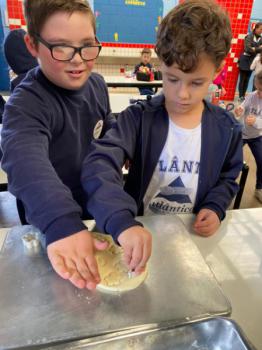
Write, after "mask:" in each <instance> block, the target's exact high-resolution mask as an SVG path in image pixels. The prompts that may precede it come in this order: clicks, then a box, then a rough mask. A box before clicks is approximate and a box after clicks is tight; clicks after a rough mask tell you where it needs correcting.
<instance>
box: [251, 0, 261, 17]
mask: <svg viewBox="0 0 262 350" xmlns="http://www.w3.org/2000/svg"><path fill="white" fill-rule="evenodd" d="M251 18H261V19H262V1H261V0H254V3H253V9H252V13H251Z"/></svg>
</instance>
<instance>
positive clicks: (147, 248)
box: [135, 240, 152, 274]
mask: <svg viewBox="0 0 262 350" xmlns="http://www.w3.org/2000/svg"><path fill="white" fill-rule="evenodd" d="M151 252H152V241H151V240H150V241H148V242H145V244H144V246H143V256H142V259H141V261H140V264H139V265H138V267H137V269H136V271H135V272H138V273H139V274H140V273H142V272H144V271H145V269H146V264H147V262H148V259H149V258H150V256H151Z"/></svg>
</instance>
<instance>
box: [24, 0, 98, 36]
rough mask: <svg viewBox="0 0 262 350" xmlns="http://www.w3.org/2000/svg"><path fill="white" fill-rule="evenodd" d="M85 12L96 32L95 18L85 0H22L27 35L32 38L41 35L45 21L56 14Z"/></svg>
mask: <svg viewBox="0 0 262 350" xmlns="http://www.w3.org/2000/svg"><path fill="white" fill-rule="evenodd" d="M75 11H79V12H85V13H87V14H88V15H89V16H90V19H91V21H92V26H93V28H94V32H96V24H95V16H94V14H93V12H92V10H91V7H90V6H89V3H88V1H86V0H70V1H68V0H24V15H25V19H26V24H27V31H28V34H29V35H30V36H31V37H32V38H34V41H35V42H37V39H36V38H35V36H36V35H39V34H40V33H41V30H42V28H43V26H44V24H45V22H46V21H47V19H48V18H49V17H50V16H51V15H52V14H54V13H56V12H67V13H68V14H72V13H73V12H75Z"/></svg>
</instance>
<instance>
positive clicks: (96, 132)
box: [93, 120, 104, 139]
mask: <svg viewBox="0 0 262 350" xmlns="http://www.w3.org/2000/svg"><path fill="white" fill-rule="evenodd" d="M103 125H104V122H103V120H99V121H98V122H97V123H96V125H95V127H94V131H93V137H94V139H98V138H99V136H100V135H101V132H102V129H103Z"/></svg>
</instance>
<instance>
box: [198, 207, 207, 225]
mask: <svg viewBox="0 0 262 350" xmlns="http://www.w3.org/2000/svg"><path fill="white" fill-rule="evenodd" d="M205 217H206V213H205V211H203V210H201V211H200V212H199V213H198V214H197V217H196V221H195V224H199V223H200V222H201V221H203V220H204V219H205Z"/></svg>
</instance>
